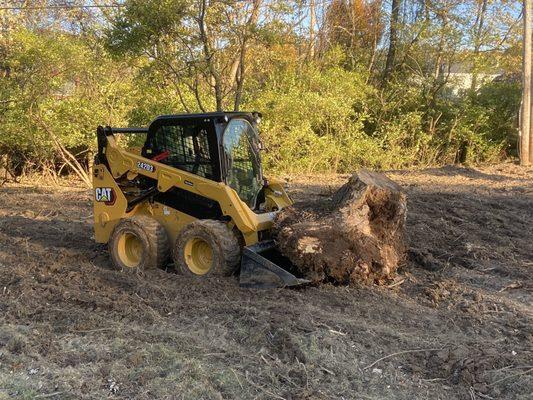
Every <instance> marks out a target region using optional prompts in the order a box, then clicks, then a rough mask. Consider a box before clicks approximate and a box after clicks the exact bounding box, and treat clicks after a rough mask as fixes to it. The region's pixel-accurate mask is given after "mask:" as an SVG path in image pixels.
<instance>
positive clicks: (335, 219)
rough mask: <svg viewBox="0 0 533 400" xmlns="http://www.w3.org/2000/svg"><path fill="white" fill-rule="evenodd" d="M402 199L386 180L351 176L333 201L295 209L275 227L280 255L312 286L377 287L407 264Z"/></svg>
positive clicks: (367, 173)
mask: <svg viewBox="0 0 533 400" xmlns="http://www.w3.org/2000/svg"><path fill="white" fill-rule="evenodd" d="M405 219H406V197H405V194H404V193H403V192H402V190H401V188H400V186H399V185H398V184H396V183H395V182H393V181H392V180H390V179H389V178H387V177H386V176H385V175H382V174H379V173H376V172H370V171H366V170H361V171H358V172H357V173H356V174H354V175H352V176H351V177H350V179H349V180H348V182H347V183H345V184H344V185H343V186H342V187H341V188H340V189H339V190H337V191H336V192H335V193H334V194H333V196H332V197H330V198H328V199H326V200H323V201H316V202H302V203H296V204H294V205H293V206H292V207H289V208H287V209H284V210H282V211H281V212H280V214H279V215H278V217H277V219H276V221H275V231H276V239H277V242H278V247H279V249H280V251H281V252H282V253H283V255H285V256H286V257H288V258H289V259H290V260H291V261H292V262H293V263H294V264H295V265H296V267H297V268H298V269H299V271H300V272H301V273H302V274H304V275H305V276H306V277H308V278H309V279H311V280H312V281H313V282H325V281H328V282H335V283H341V284H349V283H353V282H375V283H381V282H384V281H385V280H386V279H387V278H389V277H390V276H391V275H392V274H393V273H394V272H395V271H396V269H397V267H398V265H400V264H401V263H402V262H403V260H404V259H405V253H406V249H407V247H406V239H405V238H406V236H405Z"/></svg>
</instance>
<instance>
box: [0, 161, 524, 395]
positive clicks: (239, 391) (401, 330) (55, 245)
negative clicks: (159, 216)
mask: <svg viewBox="0 0 533 400" xmlns="http://www.w3.org/2000/svg"><path fill="white" fill-rule="evenodd" d="M388 176H389V177H391V178H392V179H394V180H396V181H397V182H399V183H400V184H401V185H402V186H403V187H404V188H405V190H406V193H407V196H408V220H407V229H408V236H409V241H410V252H409V261H408V263H407V265H405V266H404V267H403V268H401V269H400V270H399V272H398V275H397V277H396V280H395V281H394V283H392V284H391V285H388V286H385V287H378V286H351V287H345V286H333V285H321V286H308V287H304V288H300V289H279V290H272V291H253V290H245V289H240V288H239V286H238V283H237V280H236V279H235V278H228V279H216V278H213V279H209V280H205V281H197V280H194V279H190V278H186V277H183V276H180V275H178V274H176V273H173V272H172V271H168V272H165V271H162V270H156V271H150V272H148V273H147V274H146V275H145V276H144V277H142V278H140V277H136V276H128V275H124V274H122V273H120V272H117V271H114V270H113V269H112V268H111V266H110V262H109V259H108V255H107V251H106V248H105V247H103V246H100V245H96V244H95V243H94V241H93V239H92V228H91V199H90V192H88V191H87V190H84V189H79V188H62V189H51V188H36V187H31V186H29V185H11V186H7V187H3V188H0V399H11V398H17V399H37V398H47V399H102V398H112V399H385V398H391V399H425V398H427V399H529V398H531V393H533V379H532V375H533V325H532V306H531V304H532V295H531V289H532V286H533V285H532V267H533V224H532V221H533V169H524V168H519V167H517V166H514V165H512V164H503V165H499V166H494V167H487V168H479V169H470V168H459V167H444V168H439V169H427V170H423V171H415V172H412V171H410V172H408V171H397V172H390V173H388ZM345 179H346V176H338V175H336V176H327V177H324V176H321V177H300V178H293V179H292V182H291V183H292V194H293V195H294V197H295V198H296V199H300V200H302V199H309V198H314V197H315V198H316V197H321V196H324V195H328V194H331V193H332V192H333V191H334V190H335V189H336V188H337V187H338V186H339V185H340V184H342V183H343V182H344V181H345Z"/></svg>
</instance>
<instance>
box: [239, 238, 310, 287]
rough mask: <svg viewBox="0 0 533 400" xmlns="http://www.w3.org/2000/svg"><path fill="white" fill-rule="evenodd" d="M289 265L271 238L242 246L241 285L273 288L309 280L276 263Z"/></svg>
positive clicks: (294, 284) (295, 284)
mask: <svg viewBox="0 0 533 400" xmlns="http://www.w3.org/2000/svg"><path fill="white" fill-rule="evenodd" d="M278 263H279V264H281V265H284V266H286V267H290V265H291V264H290V262H289V261H288V260H287V259H286V258H285V257H283V256H282V255H281V254H280V253H279V252H278V251H277V249H276V245H275V243H274V241H273V240H266V241H263V242H259V243H256V244H254V245H252V246H247V247H244V248H243V251H242V261H241V275H240V277H239V284H240V286H241V287H245V288H254V289H273V288H278V287H286V286H297V285H302V284H305V283H309V282H310V281H309V280H307V279H301V278H297V277H295V276H294V275H293V274H291V273H290V272H289V271H287V270H286V269H284V268H282V267H281V266H279V265H278Z"/></svg>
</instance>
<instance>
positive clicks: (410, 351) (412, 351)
mask: <svg viewBox="0 0 533 400" xmlns="http://www.w3.org/2000/svg"><path fill="white" fill-rule="evenodd" d="M443 349H444V347H441V348H438V349H416V350H404V351H398V352H397V353H392V354H389V355H386V356H384V357H381V358H378V359H377V360H376V361H374V362H373V363H372V364H370V365H367V366H366V367H364V368H363V371H364V370H365V369H369V368H372V367H373V366H374V365H376V364H377V363H378V362H380V361H383V360H386V359H387V358H391V357H394V356H399V355H401V354H407V353H422V352H424V351H440V350H443Z"/></svg>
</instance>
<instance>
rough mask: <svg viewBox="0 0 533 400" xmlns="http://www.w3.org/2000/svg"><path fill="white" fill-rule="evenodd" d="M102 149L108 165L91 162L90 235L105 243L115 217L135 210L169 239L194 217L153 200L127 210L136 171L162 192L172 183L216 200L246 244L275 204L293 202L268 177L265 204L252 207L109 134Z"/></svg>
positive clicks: (268, 220)
mask: <svg viewBox="0 0 533 400" xmlns="http://www.w3.org/2000/svg"><path fill="white" fill-rule="evenodd" d="M105 155H106V158H107V162H108V166H109V168H108V167H107V166H106V165H105V164H95V165H94V167H93V191H94V230H95V240H96V241H97V242H99V243H107V242H108V240H109V238H110V236H111V233H112V231H113V228H114V227H115V226H116V225H117V224H118V223H119V222H120V220H121V219H123V218H129V217H132V216H134V215H139V214H142V215H147V216H150V217H152V218H154V219H156V220H157V221H158V222H160V223H161V224H162V225H163V226H164V227H165V230H166V231H167V234H168V236H169V239H170V240H171V241H172V242H173V241H174V240H175V239H176V237H177V235H178V233H179V232H180V231H181V229H183V227H184V226H186V225H187V224H189V223H190V222H192V221H194V220H196V219H197V218H195V217H193V216H190V215H188V214H185V213H183V212H180V211H178V210H175V209H173V208H172V207H169V206H166V205H163V204H161V203H158V202H157V201H153V202H151V201H148V200H146V201H142V202H140V203H139V204H136V205H135V206H134V207H133V208H132V209H130V210H128V201H127V199H126V196H125V195H124V192H125V191H128V190H133V191H134V190H136V188H135V187H134V185H131V187H130V186H129V183H130V182H132V181H133V180H134V179H136V178H137V177H138V176H139V175H144V176H147V177H149V178H152V179H154V180H156V181H157V190H158V191H159V192H161V193H162V192H166V191H168V190H170V189H171V188H173V187H177V188H180V189H183V190H186V191H189V192H192V193H194V194H197V195H200V196H202V197H205V198H208V199H211V200H213V201H216V202H217V203H218V204H219V205H220V208H221V210H222V213H223V215H224V216H226V217H228V220H229V221H228V224H233V225H234V226H235V227H236V228H237V229H238V230H239V232H241V234H242V236H243V238H244V242H245V244H246V245H247V246H250V245H253V244H255V243H257V242H258V241H259V233H260V232H261V231H268V230H269V229H270V228H271V226H272V221H273V218H274V216H275V211H276V210H280V209H282V208H284V207H287V206H289V205H290V204H292V201H291V199H290V198H289V196H288V195H287V193H286V192H285V189H284V187H283V183H282V182H281V181H278V180H273V179H269V180H268V182H269V185H268V187H266V188H265V207H266V209H265V210H263V212H261V213H256V212H254V211H253V210H251V209H250V208H249V207H248V205H247V204H246V203H245V202H243V201H242V200H241V199H240V198H239V196H238V195H237V192H236V191H235V190H233V189H232V188H231V187H229V186H228V185H226V184H225V183H223V182H215V181H211V180H209V179H206V178H203V177H201V176H199V175H195V174H192V173H189V172H187V171H184V170H181V169H178V168H174V167H172V166H169V165H166V164H164V163H160V162H157V161H153V160H150V159H148V158H145V157H142V156H141V155H140V154H139V152H138V151H129V150H126V149H123V148H121V147H120V146H119V145H118V144H117V141H116V138H115V137H113V136H109V137H108V138H107V146H106V148H105ZM146 165H150V166H152V167H153V168H150V169H152V171H150V170H147V169H146V168H143V166H146Z"/></svg>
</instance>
